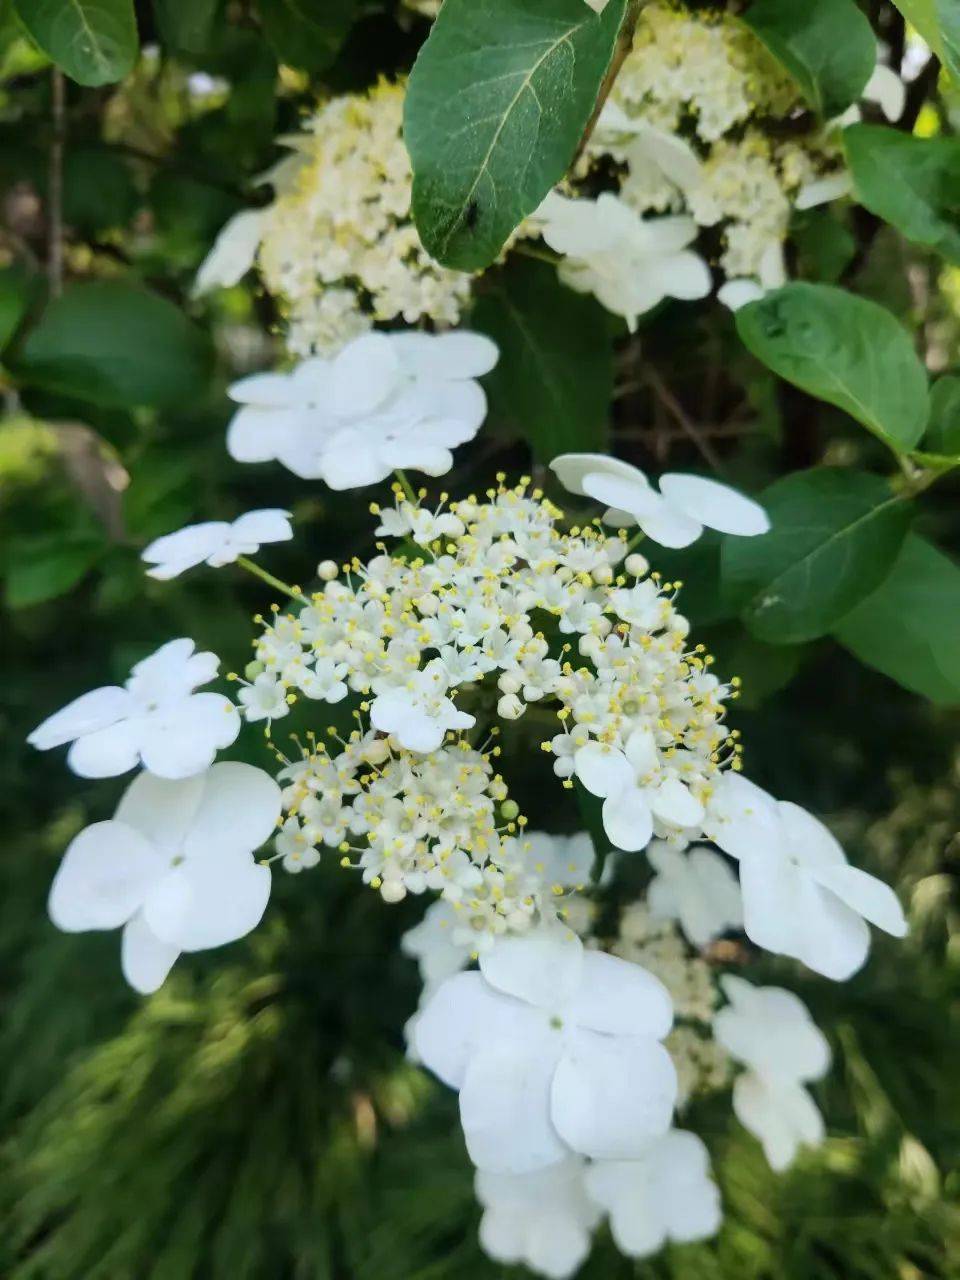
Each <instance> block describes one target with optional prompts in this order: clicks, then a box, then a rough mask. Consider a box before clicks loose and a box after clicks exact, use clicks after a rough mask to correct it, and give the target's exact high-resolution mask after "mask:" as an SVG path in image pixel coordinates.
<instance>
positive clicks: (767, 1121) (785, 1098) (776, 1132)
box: [733, 1072, 824, 1173]
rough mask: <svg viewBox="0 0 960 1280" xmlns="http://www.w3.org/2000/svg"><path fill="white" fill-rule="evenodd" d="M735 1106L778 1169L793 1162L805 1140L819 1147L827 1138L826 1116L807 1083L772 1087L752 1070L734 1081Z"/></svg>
mask: <svg viewBox="0 0 960 1280" xmlns="http://www.w3.org/2000/svg"><path fill="white" fill-rule="evenodd" d="M733 1110H734V1112H735V1114H736V1117H737V1119H738V1120H739V1121H740V1123H741V1124H742V1125H743V1127H744V1128H745V1129H747V1130H749V1132H750V1133H752V1134H753V1136H754V1137H755V1138H759V1140H760V1142H761V1144H762V1146H763V1154H764V1155H765V1156H766V1158H767V1164H769V1166H770V1168H771V1169H773V1170H774V1171H775V1172H777V1173H781V1172H782V1171H783V1170H784V1169H786V1168H787V1166H788V1165H790V1164H792V1163H793V1160H794V1158H795V1157H796V1154H797V1151H798V1149H799V1147H800V1146H801V1144H803V1145H805V1146H810V1147H815V1146H818V1145H819V1144H820V1143H821V1142H822V1141H823V1136H824V1126H823V1117H822V1116H821V1114H820V1112H819V1111H818V1110H817V1106H816V1103H815V1102H814V1101H813V1099H812V1098H811V1097H810V1095H809V1093H807V1091H806V1089H804V1087H803V1085H800V1084H794V1085H779V1084H778V1085H777V1086H776V1087H771V1086H770V1085H769V1084H768V1083H767V1082H766V1081H764V1080H763V1079H761V1077H760V1076H757V1075H754V1074H753V1073H752V1072H748V1073H747V1074H746V1075H742V1076H739V1077H738V1079H737V1080H736V1082H735V1083H734V1086H733Z"/></svg>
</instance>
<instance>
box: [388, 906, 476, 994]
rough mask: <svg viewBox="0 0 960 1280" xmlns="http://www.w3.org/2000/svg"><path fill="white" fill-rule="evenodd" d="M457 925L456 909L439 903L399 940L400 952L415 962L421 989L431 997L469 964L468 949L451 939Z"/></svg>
mask: <svg viewBox="0 0 960 1280" xmlns="http://www.w3.org/2000/svg"><path fill="white" fill-rule="evenodd" d="M457 924H458V916H457V911H456V908H455V907H453V906H452V904H451V903H449V902H445V901H444V900H443V899H440V901H439V902H433V903H431V904H430V906H429V907H427V910H426V911H425V913H424V916H423V919H422V920H421V921H420V923H419V924H418V925H414V927H413V928H412V929H408V930H407V932H406V933H405V934H404V935H403V937H402V938H401V939H400V949H401V951H402V952H403V953H404V955H407V956H412V957H413V958H414V959H415V960H416V962H417V964H418V966H419V968H420V977H421V980H422V981H423V984H424V987H426V988H428V989H429V990H430V991H431V993H432V992H433V991H434V990H436V988H437V987H438V986H439V985H440V983H441V982H444V981H445V980H446V979H447V978H452V977H453V975H454V974H455V973H459V972H460V970H461V969H464V968H465V967H466V966H467V964H468V963H469V960H470V947H469V945H466V944H464V943H462V942H458V941H456V939H455V938H454V934H455V932H456V929H457Z"/></svg>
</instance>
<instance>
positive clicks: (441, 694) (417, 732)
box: [370, 658, 476, 752]
mask: <svg viewBox="0 0 960 1280" xmlns="http://www.w3.org/2000/svg"><path fill="white" fill-rule="evenodd" d="M449 687H450V680H449V675H448V673H447V669H446V667H445V666H444V665H443V663H442V662H441V661H440V660H439V659H438V658H434V659H433V661H432V662H428V663H427V665H426V666H425V667H424V668H423V670H422V671H417V672H414V674H413V675H412V676H411V677H410V679H409V680H407V681H406V682H405V683H404V684H403V685H400V686H396V687H391V688H386V689H383V690H381V691H380V692H378V694H377V696H376V698H374V700H373V702H372V703H371V705H370V723H371V724H372V725H373V727H374V728H375V729H379V730H380V732H381V733H389V734H392V735H393V736H394V737H395V738H396V740H397V741H398V742H399V743H400V745H401V747H405V748H406V750H407V751H421V752H429V751H436V749H437V747H439V746H440V745H441V743H442V742H443V740H444V738H445V737H446V734H447V730H448V729H469V728H471V726H472V725H474V724H475V723H476V718H475V717H474V716H472V715H469V714H468V713H467V712H466V711H458V710H457V708H456V706H455V705H454V703H453V701H452V699H450V698H448V697H447V690H448V689H449Z"/></svg>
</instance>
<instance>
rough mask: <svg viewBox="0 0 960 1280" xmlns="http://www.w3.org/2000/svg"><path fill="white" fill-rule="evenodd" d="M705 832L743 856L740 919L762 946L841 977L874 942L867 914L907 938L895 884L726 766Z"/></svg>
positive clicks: (826, 974) (811, 821) (857, 964)
mask: <svg viewBox="0 0 960 1280" xmlns="http://www.w3.org/2000/svg"><path fill="white" fill-rule="evenodd" d="M703 830H704V833H705V834H706V835H708V836H709V838H710V839H711V840H713V841H714V843H715V844H718V845H719V846H720V848H721V849H722V850H723V851H724V853H728V854H730V856H731V857H732V858H736V859H737V860H738V861H739V863H740V889H741V892H742V894H743V926H744V929H745V931H746V934H747V937H748V938H749V939H750V940H751V942H754V943H756V945H757V946H758V947H763V948H764V949H765V950H766V951H772V952H773V953H774V954H775V955H784V956H790V957H792V958H793V959H795V960H802V961H803V963H804V964H805V965H807V966H808V968H810V969H813V970H814V971H815V972H816V973H822V974H823V975H824V977H827V978H834V979H836V980H838V981H843V980H845V979H846V978H849V977H851V976H852V975H853V974H855V973H856V972H857V970H858V969H859V968H860V967H861V965H862V964H863V962H864V961H865V960H866V958H867V952H868V951H869V949H870V930H869V929H868V928H867V924H866V921H869V922H870V923H871V924H874V925H876V926H877V928H878V929H883V930H885V932H887V933H890V934H893V936H894V937H895V938H902V937H903V936H904V935H905V934H906V932H907V921H906V918H905V917H904V914H903V909H902V907H901V906H900V903H899V902H898V901H897V897H896V894H895V893H894V892H893V890H892V889H891V888H890V887H889V886H888V885H885V884H884V883H883V881H882V880H878V879H877V878H876V876H872V875H869V874H868V873H867V872H866V871H860V870H858V869H857V868H856V867H851V866H850V865H849V863H848V862H847V859H846V855H845V854H844V852H843V850H842V849H841V847H840V845H839V844H838V843H837V841H836V840H835V839H834V837H833V836H832V835H831V834H830V832H829V831H828V830H827V828H826V827H825V826H824V825H823V823H822V822H819V821H818V820H817V819H816V818H814V817H813V816H812V815H811V814H809V813H807V812H806V810H805V809H801V808H800V806H799V805H795V804H790V803H788V802H786V801H779V802H778V801H776V800H774V798H773V796H771V795H768V794H767V792H766V791H763V790H761V788H760V787H758V786H755V785H754V784H753V783H752V782H748V781H747V779H746V778H744V777H742V776H741V775H739V774H735V773H727V774H725V775H724V776H723V778H722V779H721V780H720V782H719V783H718V785H717V788H716V791H715V792H714V795H713V796H712V798H711V801H710V806H709V812H708V815H707V819H706V821H705V822H704V826H703Z"/></svg>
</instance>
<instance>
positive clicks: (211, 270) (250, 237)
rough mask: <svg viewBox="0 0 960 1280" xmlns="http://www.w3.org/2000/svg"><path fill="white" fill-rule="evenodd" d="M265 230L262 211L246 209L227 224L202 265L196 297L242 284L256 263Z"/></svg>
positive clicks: (197, 279)
mask: <svg viewBox="0 0 960 1280" xmlns="http://www.w3.org/2000/svg"><path fill="white" fill-rule="evenodd" d="M263 228H264V215H263V210H262V209H245V210H244V211H243V212H242V213H238V214H235V215H234V216H233V217H232V218H231V219H230V221H229V222H227V223H225V224H224V226H223V227H222V228H221V230H220V234H219V235H218V236H217V238H216V240H215V241H214V242H213V248H212V249H211V250H210V252H209V253H208V254H207V256H206V257H205V258H204V260H203V262H202V263H201V264H200V270H199V271H198V272H197V278H196V280H195V281H194V285H193V292H194V294H195V295H196V296H199V295H200V294H204V293H210V292H211V290H213V289H227V288H229V287H230V286H231V285H235V284H239V283H240V281H241V280H242V279H243V277H244V276H245V275H246V274H247V272H248V271H249V270H250V268H251V267H252V266H253V264H254V262H255V260H256V257H257V250H258V249H259V247H260V238H261V236H262V235H263Z"/></svg>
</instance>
